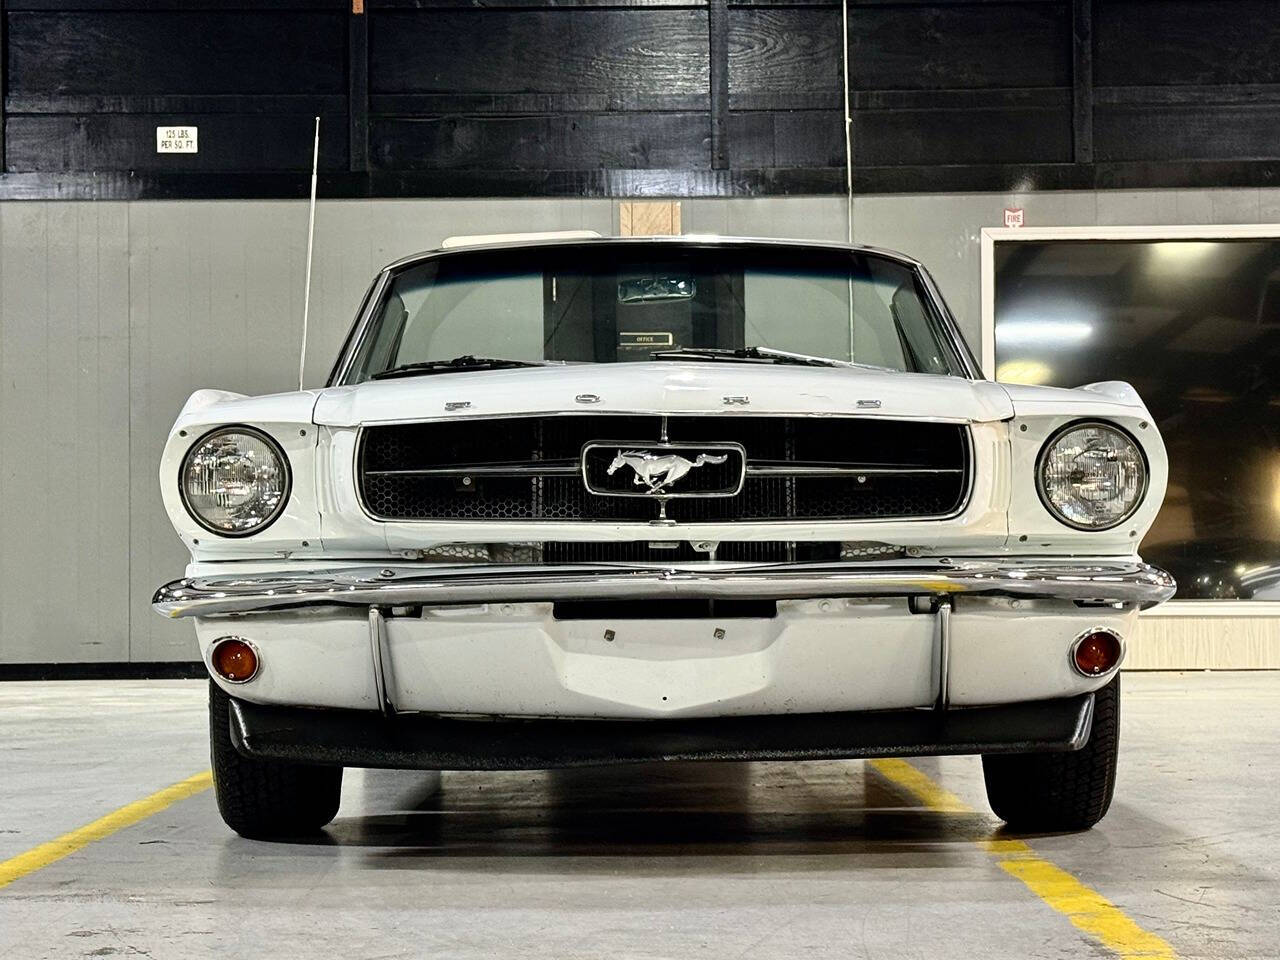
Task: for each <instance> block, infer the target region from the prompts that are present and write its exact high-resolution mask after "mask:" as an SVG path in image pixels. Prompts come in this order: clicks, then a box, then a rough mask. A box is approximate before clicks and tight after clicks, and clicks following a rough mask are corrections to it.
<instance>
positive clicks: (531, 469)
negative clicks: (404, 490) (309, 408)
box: [364, 460, 578, 477]
mask: <svg viewBox="0 0 1280 960" xmlns="http://www.w3.org/2000/svg"><path fill="white" fill-rule="evenodd" d="M577 472H578V464H577V463H576V462H575V461H573V460H567V461H563V462H562V461H558V460H538V461H530V462H528V463H485V464H479V463H478V464H473V465H471V466H468V465H467V464H461V465H458V466H452V467H428V468H425V469H422V470H366V471H365V472H364V475H365V476H366V477H541V476H552V475H555V474H570V475H572V474H576V473H577Z"/></svg>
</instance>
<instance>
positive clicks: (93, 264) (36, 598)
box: [0, 203, 129, 661]
mask: <svg viewBox="0 0 1280 960" xmlns="http://www.w3.org/2000/svg"><path fill="white" fill-rule="evenodd" d="M127 251H128V209H127V207H126V206H125V205H124V204H114V203H113V204H100V205H97V206H93V205H89V204H64V205H60V204H45V203H34V204H7V205H4V206H3V207H0V658H2V659H4V660H8V661H24V660H27V661H29V660H35V661H53V660H76V661H94V660H106V661H111V660H123V659H126V658H127V657H128V639H129V631H128V589H127V588H128V570H129V552H128V534H129V504H128V498H127V496H126V495H125V493H126V491H127V488H128V479H129V464H128V450H129V429H128V336H127V322H128V274H127V271H126V269H125V264H126V259H127Z"/></svg>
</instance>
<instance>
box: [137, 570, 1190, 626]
mask: <svg viewBox="0 0 1280 960" xmlns="http://www.w3.org/2000/svg"><path fill="white" fill-rule="evenodd" d="M1175 587H1176V584H1175V583H1174V580H1173V577H1171V576H1169V574H1168V573H1166V572H1165V571H1163V570H1161V569H1160V568H1158V567H1153V566H1151V565H1149V564H1146V563H1143V562H1142V561H1141V560H1137V559H1132V560H1128V559H1117V560H1112V559H1106V560H1090V561H1078V560H1077V561H1067V562H1061V561H1059V562H1053V561H1046V560H1040V561H1039V562H1024V563H1019V562H1017V561H1013V560H957V561H954V562H946V561H928V562H924V561H922V562H919V563H901V562H893V563H862V564H857V563H812V564H809V563H742V564H738V563H717V562H714V561H709V562H708V561H703V562H695V563H684V564H669V565H662V564H652V563H648V564H625V563H594V564H564V565H553V566H526V565H520V564H510V565H506V564H502V565H498V564H494V565H487V566H483V567H480V568H477V566H476V565H475V564H467V565H461V566H446V565H418V566H410V565H399V566H395V567H353V568H349V569H345V570H300V571H299V572H297V573H295V574H282V575H278V576H267V575H256V576H219V577H198V578H194V579H183V580H175V581H173V582H172V583H169V584H166V585H165V586H163V587H161V588H160V589H159V590H157V591H156V594H155V596H154V597H153V598H152V601H151V604H152V607H153V608H154V609H155V611H156V612H157V613H159V614H161V615H163V616H166V617H194V616H219V615H224V614H237V613H254V612H260V611H269V610H276V609H280V608H283V607H297V606H366V605H374V604H376V605H379V606H411V605H417V604H427V605H432V606H435V605H449V604H465V603H504V602H520V601H531V602H539V601H541V602H547V601H555V600H625V599H653V598H673V597H682V598H693V599H719V598H728V597H750V598H755V599H777V600H790V599H805V598H818V597H867V596H871V597H895V596H935V597H939V596H940V597H945V596H948V595H954V594H968V595H979V596H989V595H996V596H1010V597H1040V598H1046V599H1055V600H1071V601H1078V602H1081V603H1090V604H1136V605H1138V606H1141V607H1149V606H1154V605H1155V604H1157V603H1161V602H1163V601H1165V600H1167V599H1169V597H1171V596H1173V592H1174V589H1175Z"/></svg>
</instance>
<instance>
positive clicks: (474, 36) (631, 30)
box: [369, 0, 710, 97]
mask: <svg viewBox="0 0 1280 960" xmlns="http://www.w3.org/2000/svg"><path fill="white" fill-rule="evenodd" d="M372 2H373V0H371V5H372ZM369 16H370V23H371V31H370V51H369V89H370V92H371V93H374V94H378V93H485V94H494V93H569V94H577V93H607V94H611V95H614V96H626V95H627V94H635V95H640V96H651V95H653V94H654V93H661V94H663V95H667V94H697V95H699V96H702V97H705V96H707V85H708V81H709V77H710V72H709V67H708V55H707V51H708V43H707V11H706V9H705V7H698V8H696V9H679V8H676V9H670V8H659V9H623V10H600V9H592V8H589V7H586V8H584V7H561V8H556V9H550V10H523V9H516V10H511V9H502V8H499V9H496V10H493V9H487V8H484V7H478V8H475V9H468V10H448V9H445V10H430V11H407V10H392V11H384V12H378V10H377V9H376V7H373V8H372V9H371V10H370V14H369Z"/></svg>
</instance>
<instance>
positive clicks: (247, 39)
mask: <svg viewBox="0 0 1280 960" xmlns="http://www.w3.org/2000/svg"><path fill="white" fill-rule="evenodd" d="M15 6H16V4H14V3H9V4H6V7H7V8H8V11H9V14H8V19H9V34H8V41H9V76H10V81H9V87H8V89H9V92H10V93H14V94H23V93H43V94H76V93H89V94H104V93H111V94H139V93H149V94H194V93H203V94H227V93H260V94H272V93H275V94H284V93H342V92H343V89H344V86H345V84H344V72H343V70H342V64H344V63H345V62H346V56H347V49H346V47H347V21H346V16H345V15H344V14H342V13H339V12H336V11H314V12H313V11H301V10H289V11H261V10H252V11H249V10H242V11H236V12H234V13H226V12H217V11H199V10H178V11H173V10H158V11H151V12H141V11H140V12H136V13H135V12H122V11H84V10H81V11H76V12H74V13H69V12H53V11H43V10H19V9H14V7H15Z"/></svg>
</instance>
